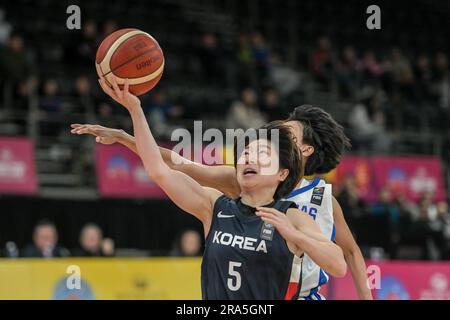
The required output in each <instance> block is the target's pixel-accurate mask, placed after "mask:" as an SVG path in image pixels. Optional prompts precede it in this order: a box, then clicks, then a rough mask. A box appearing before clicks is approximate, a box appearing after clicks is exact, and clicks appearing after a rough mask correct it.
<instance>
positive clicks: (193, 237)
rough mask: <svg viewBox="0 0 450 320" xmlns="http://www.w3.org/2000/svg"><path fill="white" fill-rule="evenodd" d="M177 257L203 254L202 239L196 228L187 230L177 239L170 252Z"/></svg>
mask: <svg viewBox="0 0 450 320" xmlns="http://www.w3.org/2000/svg"><path fill="white" fill-rule="evenodd" d="M170 255H171V256H175V257H195V256H201V255H202V240H201V237H200V234H199V233H198V232H197V231H195V230H186V231H183V232H182V233H181V236H180V237H178V238H177V239H176V241H175V244H174V248H173V250H172V252H171V254H170Z"/></svg>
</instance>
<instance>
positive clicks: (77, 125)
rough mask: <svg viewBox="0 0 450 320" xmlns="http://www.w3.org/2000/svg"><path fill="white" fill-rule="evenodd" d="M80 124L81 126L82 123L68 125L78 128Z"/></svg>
mask: <svg viewBox="0 0 450 320" xmlns="http://www.w3.org/2000/svg"><path fill="white" fill-rule="evenodd" d="M81 126H82V125H81V124H79V123H72V124H71V125H70V127H71V128H74V129H76V128H79V127H81Z"/></svg>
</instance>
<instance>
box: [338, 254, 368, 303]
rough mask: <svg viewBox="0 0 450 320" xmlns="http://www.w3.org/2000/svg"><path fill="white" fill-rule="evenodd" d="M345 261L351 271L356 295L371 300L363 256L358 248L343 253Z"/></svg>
mask: <svg viewBox="0 0 450 320" xmlns="http://www.w3.org/2000/svg"><path fill="white" fill-rule="evenodd" d="M344 257H345V261H346V262H347V265H348V267H349V268H350V271H351V273H352V277H353V282H354V283H355V286H356V290H357V291H358V296H359V298H360V299H362V300H372V299H373V297H372V292H371V290H370V288H369V286H368V283H367V271H366V263H365V262H364V257H363V256H362V254H361V251H360V250H359V248H357V249H355V250H353V251H352V252H349V253H347V254H345V255H344Z"/></svg>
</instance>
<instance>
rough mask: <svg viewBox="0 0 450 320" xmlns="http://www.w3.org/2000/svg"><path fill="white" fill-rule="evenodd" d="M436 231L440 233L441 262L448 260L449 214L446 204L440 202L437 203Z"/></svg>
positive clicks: (449, 242)
mask: <svg viewBox="0 0 450 320" xmlns="http://www.w3.org/2000/svg"><path fill="white" fill-rule="evenodd" d="M436 207H437V213H438V218H437V226H436V227H437V229H438V230H439V232H440V233H441V239H440V243H439V249H440V252H441V259H442V260H450V212H449V210H448V203H447V202H446V201H440V202H438V203H437V206H436Z"/></svg>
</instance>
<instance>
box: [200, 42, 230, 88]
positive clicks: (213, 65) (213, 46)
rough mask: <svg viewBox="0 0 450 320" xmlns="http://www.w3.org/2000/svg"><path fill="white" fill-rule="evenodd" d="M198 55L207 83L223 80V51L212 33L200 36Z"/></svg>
mask: <svg viewBox="0 0 450 320" xmlns="http://www.w3.org/2000/svg"><path fill="white" fill-rule="evenodd" d="M198 57H199V59H200V64H201V66H202V69H203V73H204V77H203V78H204V79H205V80H206V81H207V82H208V83H215V82H219V83H220V84H223V80H225V70H224V66H225V53H224V52H223V50H222V49H221V48H220V46H219V44H218V43H217V37H216V36H215V35H214V34H213V33H206V34H204V35H203V37H202V41H201V44H200V48H199V51H198Z"/></svg>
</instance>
